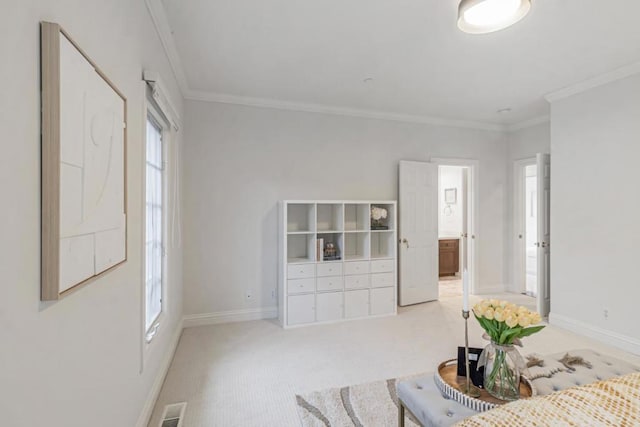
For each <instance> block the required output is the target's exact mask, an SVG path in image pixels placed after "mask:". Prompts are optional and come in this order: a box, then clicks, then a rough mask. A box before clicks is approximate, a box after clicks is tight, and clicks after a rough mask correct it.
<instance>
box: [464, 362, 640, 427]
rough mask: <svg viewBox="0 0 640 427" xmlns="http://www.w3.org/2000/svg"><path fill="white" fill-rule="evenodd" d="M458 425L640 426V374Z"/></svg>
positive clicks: (530, 401)
mask: <svg viewBox="0 0 640 427" xmlns="http://www.w3.org/2000/svg"><path fill="white" fill-rule="evenodd" d="M456 426H458V427H494V426H495V427H522V426H554V427H555V426H640V373H633V374H629V375H624V376H622V377H617V378H613V379H610V380H605V381H599V382H596V383H592V384H589V385H585V386H581V387H573V388H569V389H566V390H562V391H559V392H557V393H553V394H549V395H547V396H542V397H537V398H533V399H527V400H519V401H516V402H512V403H509V404H507V405H504V406H502V407H499V408H496V409H492V410H490V411H487V412H483V413H481V414H479V415H475V416H473V417H470V418H467V419H465V420H464V421H462V422H460V423H458V424H456Z"/></svg>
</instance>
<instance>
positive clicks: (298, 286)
mask: <svg viewBox="0 0 640 427" xmlns="http://www.w3.org/2000/svg"><path fill="white" fill-rule="evenodd" d="M315 282H316V279H294V280H288V281H287V290H288V291H289V295H293V294H306V293H309V292H314V291H315V290H316V289H315V288H316V287H315Z"/></svg>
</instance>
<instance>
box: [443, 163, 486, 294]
mask: <svg viewBox="0 0 640 427" xmlns="http://www.w3.org/2000/svg"><path fill="white" fill-rule="evenodd" d="M431 163H435V164H436V165H438V166H464V167H468V168H469V181H470V185H468V187H467V192H468V193H469V199H470V202H471V203H469V205H468V206H467V212H470V213H471V214H470V215H469V220H470V223H471V227H469V237H471V236H472V235H473V236H475V238H473V239H471V238H469V239H467V244H468V245H469V246H471V250H470V251H469V253H470V254H471V257H470V258H469V259H468V260H467V263H468V265H469V268H470V270H471V271H470V272H469V288H470V292H471V293H472V294H477V293H481V292H483V290H482V289H480V286H479V284H478V283H479V282H478V260H479V259H480V249H479V246H480V245H478V244H477V241H478V237H479V236H480V180H479V178H478V176H479V174H478V170H479V167H480V161H479V160H474V159H461V158H445V157H432V158H431Z"/></svg>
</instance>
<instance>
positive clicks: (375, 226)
mask: <svg viewBox="0 0 640 427" xmlns="http://www.w3.org/2000/svg"><path fill="white" fill-rule="evenodd" d="M387 215H388V212H387V210H386V209H385V208H383V207H380V206H371V229H372V230H388V229H389V225H388V224H387Z"/></svg>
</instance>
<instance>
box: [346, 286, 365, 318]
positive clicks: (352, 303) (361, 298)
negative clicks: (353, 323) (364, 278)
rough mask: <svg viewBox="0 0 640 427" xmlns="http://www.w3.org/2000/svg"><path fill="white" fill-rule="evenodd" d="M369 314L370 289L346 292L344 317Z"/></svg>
mask: <svg viewBox="0 0 640 427" xmlns="http://www.w3.org/2000/svg"><path fill="white" fill-rule="evenodd" d="M368 315H369V291H368V290H366V289H365V290H360V291H349V292H345V293H344V317H345V318H347V319H353V318H356V317H365V316H368Z"/></svg>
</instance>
